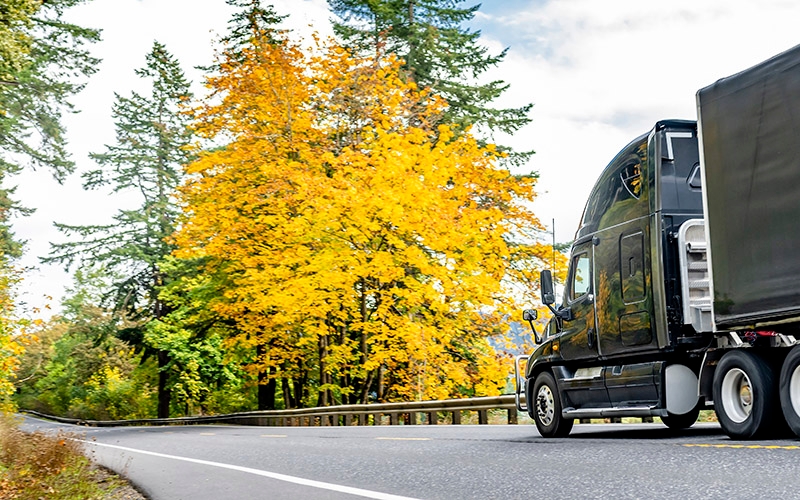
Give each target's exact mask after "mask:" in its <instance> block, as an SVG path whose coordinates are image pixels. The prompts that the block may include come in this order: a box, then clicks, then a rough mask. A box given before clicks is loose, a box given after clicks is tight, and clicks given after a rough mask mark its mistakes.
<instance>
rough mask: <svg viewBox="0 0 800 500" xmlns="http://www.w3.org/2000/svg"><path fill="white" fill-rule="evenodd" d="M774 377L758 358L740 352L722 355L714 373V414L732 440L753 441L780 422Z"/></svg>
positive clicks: (767, 366)
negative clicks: (776, 421) (776, 422)
mask: <svg viewBox="0 0 800 500" xmlns="http://www.w3.org/2000/svg"><path fill="white" fill-rule="evenodd" d="M775 378H776V377H775V374H774V373H773V370H772V367H770V365H769V364H768V363H767V362H766V361H765V360H764V359H762V358H761V357H759V356H757V355H756V354H753V353H750V352H746V351H744V350H734V351H731V352H729V353H727V354H725V355H724V356H722V359H721V360H720V362H719V364H718V365H717V369H716V371H715V372H714V387H713V392H714V411H716V412H717V418H718V419H719V423H720V425H721V426H722V430H724V431H725V433H726V434H727V435H728V436H730V437H732V438H734V439H755V438H759V437H763V436H764V435H766V434H767V433H768V429H769V428H770V426H771V425H774V424H775V419H776V418H777V419H780V411H779V409H778V394H777V392H778V391H777V384H776V382H777V381H776V380H775Z"/></svg>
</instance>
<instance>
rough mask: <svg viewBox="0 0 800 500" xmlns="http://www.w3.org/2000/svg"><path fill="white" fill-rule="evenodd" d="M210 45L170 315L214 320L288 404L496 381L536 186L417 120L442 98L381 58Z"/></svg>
mask: <svg viewBox="0 0 800 500" xmlns="http://www.w3.org/2000/svg"><path fill="white" fill-rule="evenodd" d="M219 58H220V59H219V64H218V68H219V72H218V74H216V75H214V76H212V77H210V78H209V79H208V81H207V85H208V87H209V89H210V91H211V92H210V96H209V97H208V98H207V99H206V100H205V101H203V102H202V103H201V105H199V106H198V107H197V108H196V109H195V111H194V117H195V131H196V132H197V134H198V135H199V136H200V137H202V138H203V139H204V141H205V142H203V143H202V144H199V145H198V155H199V156H198V159H197V160H196V161H195V162H193V163H191V164H190V165H188V167H187V169H186V173H187V176H188V181H187V182H186V184H185V186H184V187H183V189H182V193H181V201H182V204H183V209H184V216H183V219H182V221H181V224H180V228H179V230H178V232H177V233H176V235H175V236H174V243H175V244H176V245H177V247H178V250H177V252H176V254H175V255H176V257H178V258H179V259H183V260H184V261H186V262H195V263H199V267H198V273H197V274H195V275H192V276H191V277H185V278H184V279H182V280H179V281H178V282H177V285H176V286H177V288H176V287H173V288H172V289H171V292H170V296H171V300H172V305H173V307H174V308H175V311H176V312H175V313H174V314H173V317H175V314H180V315H182V316H181V318H182V319H181V321H190V320H187V318H186V315H187V314H205V315H210V316H211V317H213V318H214V319H213V321H211V323H215V324H217V325H220V324H221V325H225V329H224V331H225V332H227V333H226V334H225V335H226V341H225V342H226V345H227V348H228V349H230V350H231V351H233V350H235V349H240V350H241V352H249V353H251V355H250V356H251V357H250V358H249V360H248V369H250V370H252V371H253V373H258V374H260V375H261V381H262V384H263V383H271V384H272V387H273V388H276V387H279V388H280V389H279V390H280V393H281V395H282V396H283V400H284V405H285V406H286V407H292V406H301V405H305V404H323V405H324V404H332V403H346V402H368V401H370V400H373V399H377V400H387V401H389V400H409V399H436V398H447V397H457V396H461V395H491V394H497V393H498V392H499V391H500V390H501V389H503V388H504V387H505V384H506V380H507V375H508V371H509V370H508V366H509V365H508V359H507V357H506V356H503V355H501V354H499V352H500V351H499V350H498V349H497V347H499V346H502V345H503V344H504V342H505V334H506V330H507V328H508V326H507V325H508V323H509V322H510V321H513V320H515V319H516V316H517V315H518V314H519V313H518V311H519V304H518V302H517V301H518V300H520V299H525V300H527V301H529V302H530V301H531V300H532V299H531V298H529V297H528V296H527V295H526V294H527V293H528V290H530V282H531V280H532V273H533V270H534V269H535V268H537V267H541V266H540V263H541V261H542V260H547V259H548V258H549V252H550V250H549V247H544V246H542V245H536V244H533V240H532V239H531V238H530V235H531V231H535V230H538V229H540V225H539V222H538V221H537V219H536V218H535V216H534V215H533V213H532V212H531V211H530V203H529V202H530V201H531V200H532V199H533V197H534V191H533V187H534V179H532V178H528V177H515V176H513V175H511V174H510V173H509V172H508V170H507V169H505V168H502V167H499V166H498V163H497V160H498V157H499V156H500V155H499V153H497V152H496V151H495V149H494V147H493V146H491V145H488V146H481V145H480V144H479V142H478V141H477V140H476V139H475V138H473V137H472V136H471V135H470V134H469V133H468V131H467V133H458V134H455V133H454V132H455V131H454V130H453V129H451V128H450V127H448V126H445V125H433V124H434V123H438V122H439V120H438V117H439V116H440V115H441V113H442V112H443V111H444V110H445V109H446V107H447V104H446V103H445V102H443V101H441V100H440V99H438V98H436V97H435V96H434V95H432V94H430V93H429V92H428V91H426V90H425V89H418V88H417V87H416V86H415V85H414V84H413V83H412V82H410V81H407V80H405V79H404V78H403V75H402V74H401V64H400V61H398V60H397V59H395V58H393V57H386V58H380V62H376V60H375V59H369V58H360V57H355V56H353V55H351V54H350V53H349V52H348V51H346V50H344V49H343V48H341V47H340V46H338V45H336V44H335V43H333V42H324V43H322V42H317V44H316V46H315V47H314V48H312V49H310V50H301V48H300V47H298V46H297V45H295V44H293V43H292V42H291V41H289V40H288V39H286V38H285V37H283V36H279V37H277V38H276V39H275V38H273V39H270V40H268V41H266V40H265V41H263V42H262V43H253V44H252V45H251V46H249V47H245V48H243V49H241V50H239V51H237V52H236V54H235V55H234V54H233V53H231V52H222V53H221V54H220V56H219ZM462 132H463V131H462ZM201 289H202V290H201ZM208 290H213V293H208ZM181 297H182V299H181ZM198 297H202V298H198ZM182 300H183V302H182ZM192 300H194V301H197V300H199V301H200V302H202V303H197V302H192ZM201 310H202V311H204V312H202V313H200V312H198V311H201ZM187 311H194V313H191V312H187ZM168 322H169V319H167V323H168ZM217 331H219V330H217Z"/></svg>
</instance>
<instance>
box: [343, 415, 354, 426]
mask: <svg viewBox="0 0 800 500" xmlns="http://www.w3.org/2000/svg"><path fill="white" fill-rule="evenodd" d="M344 425H345V427H350V426H351V425H353V414H352V413H345V414H344Z"/></svg>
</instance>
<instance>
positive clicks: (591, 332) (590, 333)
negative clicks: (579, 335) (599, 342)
mask: <svg viewBox="0 0 800 500" xmlns="http://www.w3.org/2000/svg"><path fill="white" fill-rule="evenodd" d="M586 335H587V336H588V338H589V349H594V328H589V330H588V331H587V332H586Z"/></svg>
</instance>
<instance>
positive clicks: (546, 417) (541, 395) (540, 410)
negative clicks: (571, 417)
mask: <svg viewBox="0 0 800 500" xmlns="http://www.w3.org/2000/svg"><path fill="white" fill-rule="evenodd" d="M555 414H556V403H555V400H554V398H553V391H551V390H550V388H549V387H548V386H546V385H543V386H541V387H539V392H538V393H537V394H536V415H538V417H539V421H540V422H541V423H542V424H543V425H545V426H549V425H550V424H552V423H553V419H554V418H555Z"/></svg>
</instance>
